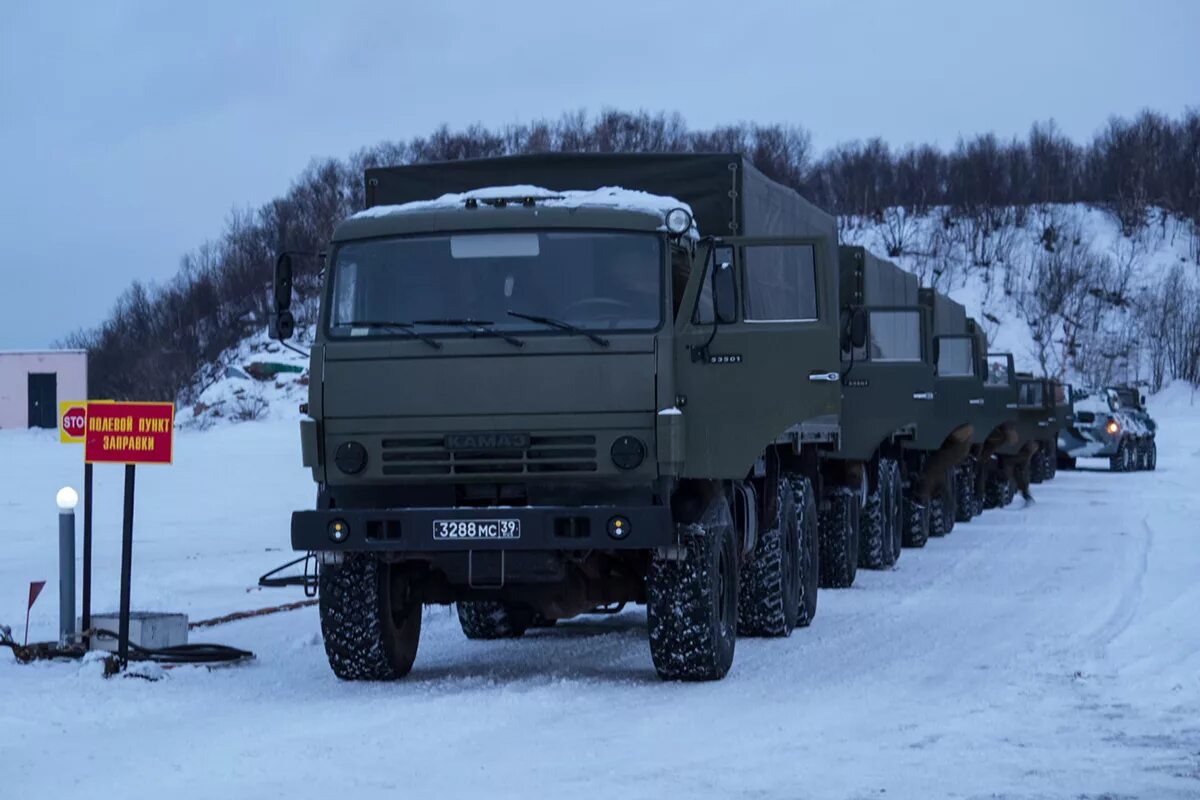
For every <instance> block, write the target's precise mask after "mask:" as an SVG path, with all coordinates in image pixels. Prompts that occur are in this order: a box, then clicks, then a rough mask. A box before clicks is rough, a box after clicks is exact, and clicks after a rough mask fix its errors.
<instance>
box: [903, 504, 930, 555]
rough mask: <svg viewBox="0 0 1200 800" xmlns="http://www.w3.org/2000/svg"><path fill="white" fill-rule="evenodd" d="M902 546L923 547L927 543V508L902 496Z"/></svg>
mask: <svg viewBox="0 0 1200 800" xmlns="http://www.w3.org/2000/svg"><path fill="white" fill-rule="evenodd" d="M903 508H904V512H903V513H904V546H905V547H924V546H925V544H926V543H927V542H928V541H929V506H927V505H926V504H924V503H922V502H920V501H919V500H917V499H916V498H914V497H912V496H910V495H907V494H906V495H904V502H903Z"/></svg>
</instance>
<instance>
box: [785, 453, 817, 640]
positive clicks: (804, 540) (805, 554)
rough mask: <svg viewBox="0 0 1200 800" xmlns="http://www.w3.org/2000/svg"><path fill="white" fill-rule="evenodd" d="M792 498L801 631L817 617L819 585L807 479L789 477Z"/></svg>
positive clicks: (811, 494) (812, 496) (814, 516)
mask: <svg viewBox="0 0 1200 800" xmlns="http://www.w3.org/2000/svg"><path fill="white" fill-rule="evenodd" d="M792 499H793V500H794V501H795V507H796V529H797V531H798V532H799V534H800V606H799V608H798V609H797V611H796V627H798V628H804V627H807V626H808V625H811V624H812V621H813V619H815V618H816V616H817V590H818V588H819V587H820V585H821V531H820V525H819V524H818V519H817V498H816V494H815V493H814V492H813V488H812V482H811V481H810V480H809V479H808V478H805V477H803V476H800V475H797V476H794V477H793V478H792Z"/></svg>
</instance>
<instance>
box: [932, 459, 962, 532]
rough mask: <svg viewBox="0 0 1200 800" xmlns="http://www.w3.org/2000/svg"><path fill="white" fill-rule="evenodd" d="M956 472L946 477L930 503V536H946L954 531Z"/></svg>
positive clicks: (951, 471) (951, 472)
mask: <svg viewBox="0 0 1200 800" xmlns="http://www.w3.org/2000/svg"><path fill="white" fill-rule="evenodd" d="M953 478H954V471H953V470H950V471H949V472H948V474H947V475H946V478H945V480H943V481H942V485H941V486H940V487H939V488H938V491H937V493H936V494H935V495H934V496H933V498H932V499H931V500H930V502H929V535H930V536H945V535H946V534H948V533H950V531H952V530H954V515H955V513H956V512H955V509H954V480H953Z"/></svg>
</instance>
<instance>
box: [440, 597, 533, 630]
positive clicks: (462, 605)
mask: <svg viewBox="0 0 1200 800" xmlns="http://www.w3.org/2000/svg"><path fill="white" fill-rule="evenodd" d="M455 605H456V607H457V609H458V624H459V625H460V626H462V632H463V633H464V634H466V637H467V638H468V639H479V640H488V639H516V638H519V637H521V636H524V635H525V631H526V630H528V629H529V628H530V627H532V626H533V623H534V619H535V617H536V616H537V615H536V614H534V611H533V609H532V608H529V607H528V606H522V605H516V604H513V603H501V602H500V601H498V600H460V601H459V602H458V603H456V604H455Z"/></svg>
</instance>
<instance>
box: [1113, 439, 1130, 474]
mask: <svg viewBox="0 0 1200 800" xmlns="http://www.w3.org/2000/svg"><path fill="white" fill-rule="evenodd" d="M1130 461H1131V459H1130V457H1129V440H1128V439H1122V440H1121V441H1119V442H1117V452H1115V453H1113V454H1112V455H1111V456H1109V457H1108V468H1109V469H1110V470H1111V471H1113V472H1128V471H1129V463H1130Z"/></svg>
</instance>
